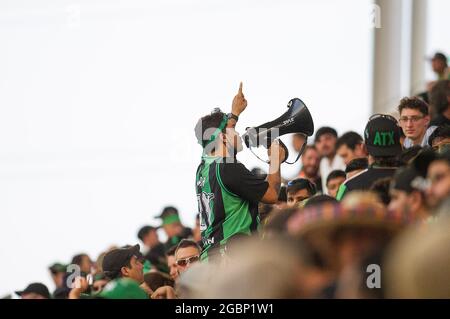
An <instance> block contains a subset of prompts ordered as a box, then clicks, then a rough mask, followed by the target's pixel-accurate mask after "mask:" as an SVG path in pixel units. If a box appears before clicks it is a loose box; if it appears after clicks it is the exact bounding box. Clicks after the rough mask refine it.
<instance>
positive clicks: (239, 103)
mask: <svg viewBox="0 0 450 319" xmlns="http://www.w3.org/2000/svg"><path fill="white" fill-rule="evenodd" d="M246 107H247V100H246V99H245V97H244V93H242V82H241V83H240V85H239V91H238V93H237V94H236V96H235V97H234V99H233V104H232V106H231V113H233V114H234V115H237V116H239V115H240V114H241V113H242V112H243V111H244V110H245V108H246Z"/></svg>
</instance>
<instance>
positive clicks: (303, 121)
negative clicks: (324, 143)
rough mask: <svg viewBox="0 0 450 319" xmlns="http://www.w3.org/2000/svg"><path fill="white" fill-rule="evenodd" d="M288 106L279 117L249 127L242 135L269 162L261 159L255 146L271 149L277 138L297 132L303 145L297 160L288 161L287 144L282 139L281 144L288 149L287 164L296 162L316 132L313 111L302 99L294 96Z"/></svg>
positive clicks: (246, 143)
mask: <svg viewBox="0 0 450 319" xmlns="http://www.w3.org/2000/svg"><path fill="white" fill-rule="evenodd" d="M287 107H288V110H287V111H286V112H285V113H284V114H283V115H281V116H280V117H279V118H277V119H275V120H273V121H270V122H267V123H264V124H261V125H259V126H256V127H249V128H247V129H246V132H245V134H244V135H243V136H242V138H243V140H244V143H245V145H246V146H247V147H248V148H249V149H250V151H252V153H253V154H254V155H255V156H256V157H257V158H258V159H260V160H261V161H264V162H266V163H268V161H267V160H263V159H261V157H260V156H258V155H257V154H256V153H255V152H254V151H253V148H258V147H261V146H262V147H264V148H265V149H269V148H270V145H271V144H272V142H273V141H274V140H275V139H276V138H278V137H280V136H282V135H285V134H290V133H292V134H297V137H299V138H300V139H302V146H301V147H300V151H299V153H298V156H297V158H296V159H295V161H293V162H288V161H287V158H288V154H289V152H288V149H287V147H286V145H284V144H283V143H282V142H281V140H280V145H281V146H283V147H284V149H285V151H286V157H285V160H284V161H283V162H285V163H287V164H294V163H295V162H297V160H298V159H299V158H300V156H301V154H302V153H303V150H304V149H305V146H306V144H307V139H308V136H312V135H313V133H314V122H313V119H312V117H311V113H310V112H309V110H308V108H307V107H306V105H305V103H303V102H302V100H300V99H298V98H294V99H292V100H290V101H289V103H288V105H287Z"/></svg>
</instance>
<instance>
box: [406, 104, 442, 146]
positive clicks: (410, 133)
mask: <svg viewBox="0 0 450 319" xmlns="http://www.w3.org/2000/svg"><path fill="white" fill-rule="evenodd" d="M398 112H399V113H400V119H399V123H400V126H401V128H402V130H403V133H404V134H405V136H406V138H405V140H404V141H403V147H404V148H410V147H412V146H414V145H419V146H422V147H424V146H429V145H428V138H429V137H430V135H431V134H432V133H433V131H434V130H435V129H436V127H437V126H430V127H428V125H429V124H430V115H429V110H428V105H427V104H426V103H425V102H424V101H422V100H421V99H419V98H417V97H412V98H408V97H405V98H403V99H402V100H401V101H400V105H399V106H398Z"/></svg>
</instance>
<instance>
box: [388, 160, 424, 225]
mask: <svg viewBox="0 0 450 319" xmlns="http://www.w3.org/2000/svg"><path fill="white" fill-rule="evenodd" d="M421 184H423V177H422V176H420V174H419V172H418V171H417V170H416V169H415V168H414V167H413V166H408V167H404V168H400V169H399V170H398V171H397V172H396V173H395V175H394V177H393V179H392V183H391V185H390V195H391V202H390V203H389V207H388V208H389V210H391V211H396V212H398V213H401V214H406V215H410V216H413V218H414V219H418V220H425V219H427V218H428V217H429V216H430V212H429V209H428V207H427V204H426V199H425V192H424V191H422V189H421V187H420V185H421Z"/></svg>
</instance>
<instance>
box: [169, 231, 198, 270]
mask: <svg viewBox="0 0 450 319" xmlns="http://www.w3.org/2000/svg"><path fill="white" fill-rule="evenodd" d="M200 252H201V248H200V246H199V245H198V244H197V243H196V242H195V241H193V240H190V239H183V240H182V241H180V243H179V244H178V246H177V249H176V250H175V263H176V265H177V271H178V275H180V274H182V273H183V272H185V271H186V270H188V269H189V267H190V266H191V265H192V264H194V263H196V262H198V261H199V260H200Z"/></svg>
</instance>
